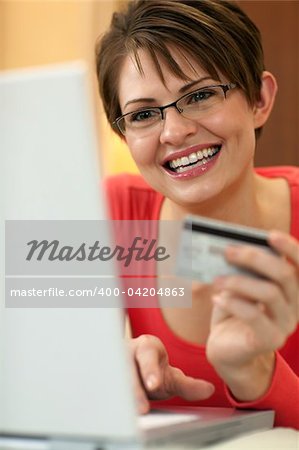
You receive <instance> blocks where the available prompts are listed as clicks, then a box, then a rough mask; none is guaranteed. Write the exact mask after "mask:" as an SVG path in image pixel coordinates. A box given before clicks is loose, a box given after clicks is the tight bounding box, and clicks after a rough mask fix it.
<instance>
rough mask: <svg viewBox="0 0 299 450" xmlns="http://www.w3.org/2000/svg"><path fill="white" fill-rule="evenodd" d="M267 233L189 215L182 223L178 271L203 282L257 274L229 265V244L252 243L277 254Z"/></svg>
mask: <svg viewBox="0 0 299 450" xmlns="http://www.w3.org/2000/svg"><path fill="white" fill-rule="evenodd" d="M267 238H268V233H267V232H266V231H263V230H259V229H257V228H251V227H247V226H243V225H235V224H232V223H228V222H223V221H220V220H212V219H207V218H205V217H200V216H188V217H187V218H186V220H185V221H184V223H183V229H182V232H181V238H180V239H181V241H180V244H179V250H178V258H177V267H176V274H177V275H178V276H182V277H188V278H192V279H193V280H198V281H201V282H203V283H211V282H213V280H214V278H216V277H217V276H222V275H230V274H236V273H243V274H244V273H246V274H251V275H252V276H258V275H257V274H256V273H253V272H250V271H248V270H245V269H242V268H239V267H237V266H234V265H232V264H229V263H228V262H227V261H226V259H225V257H224V250H225V248H226V247H227V246H228V245H241V244H245V245H253V246H256V247H259V248H262V249H264V250H265V251H267V252H271V253H272V254H277V253H276V252H275V251H274V250H273V249H272V248H271V247H270V245H269V244H268V240H267Z"/></svg>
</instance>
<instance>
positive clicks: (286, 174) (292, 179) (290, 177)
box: [256, 166, 299, 239]
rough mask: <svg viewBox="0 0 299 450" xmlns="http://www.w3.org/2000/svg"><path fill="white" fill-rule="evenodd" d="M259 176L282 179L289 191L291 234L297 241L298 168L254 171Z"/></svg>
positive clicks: (298, 229) (298, 220) (266, 168)
mask: <svg viewBox="0 0 299 450" xmlns="http://www.w3.org/2000/svg"><path fill="white" fill-rule="evenodd" d="M256 172H257V173H258V174H259V175H262V176H265V177H268V178H284V179H285V180H286V181H287V183H288V185H289V191H290V207H291V229H290V232H291V234H292V235H293V236H294V237H295V238H296V239H299V167H294V166H273V167H262V168H259V169H256Z"/></svg>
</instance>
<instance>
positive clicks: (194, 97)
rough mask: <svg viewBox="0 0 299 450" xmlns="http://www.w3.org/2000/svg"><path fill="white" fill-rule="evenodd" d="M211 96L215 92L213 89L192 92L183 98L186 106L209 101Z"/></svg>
mask: <svg viewBox="0 0 299 450" xmlns="http://www.w3.org/2000/svg"><path fill="white" fill-rule="evenodd" d="M213 95H215V91H214V90H213V89H211V88H210V89H200V90H199V91H196V92H192V93H191V94H189V95H188V96H187V97H186V98H185V102H186V104H187V105H190V104H192V103H200V102H204V101H205V100H209V99H210V98H211V97H212V96H213Z"/></svg>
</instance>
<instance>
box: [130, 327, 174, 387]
mask: <svg viewBox="0 0 299 450" xmlns="http://www.w3.org/2000/svg"><path fill="white" fill-rule="evenodd" d="M135 360H136V363H137V365H138V367H139V373H140V378H141V380H142V382H143V385H144V388H145V390H146V391H147V392H148V393H149V394H150V392H152V391H155V390H157V389H161V387H162V385H163V373H162V371H163V369H164V367H165V366H166V365H167V364H168V355H167V352H166V350H165V348H164V346H163V344H162V342H161V341H160V340H159V339H158V338H155V337H154V336H147V335H143V336H140V338H138V343H137V347H136V349H135Z"/></svg>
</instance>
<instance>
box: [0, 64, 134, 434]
mask: <svg viewBox="0 0 299 450" xmlns="http://www.w3.org/2000/svg"><path fill="white" fill-rule="evenodd" d="M88 99H89V89H88V83H87V72H86V68H85V66H84V64H83V63H82V64H81V63H74V64H73V63H72V64H66V65H62V66H60V65H57V66H53V67H44V68H33V69H24V70H20V71H12V72H3V73H1V74H0V167H1V176H0V183H1V184H0V219H1V223H0V226H1V230H0V231H1V248H2V249H3V248H4V220H6V219H14V220H20V219H26V220H29V219H34V220H37V219H38V220H41V219H42V220H52V219H59V220H70V219H72V220H73V219H81V220H85V219H100V218H104V217H105V208H104V205H103V199H102V198H101V193H100V188H99V177H98V170H97V169H98V160H97V159H96V153H97V142H96V138H95V136H96V133H95V129H94V123H93V115H92V107H91V104H90V102H89V101H88ZM0 273H1V286H0V287H1V298H0V301H1V310H0V317H1V323H0V325H1V326H0V350H1V372H0V377H1V379H0V434H1V433H2V434H3V433H7V434H14V433H15V434H23V435H30V434H32V435H35V436H36V435H41V436H43V435H45V436H49V435H50V436H51V435H52V436H53V435H54V436H67V435H72V436H74V435H77V436H79V437H80V436H81V437H84V436H88V437H92V436H94V437H95V438H96V439H97V438H101V439H102V438H104V439H106V438H108V439H109V438H111V437H113V438H114V439H124V440H126V439H130V438H132V436H135V433H136V423H135V409H134V406H135V405H134V404H133V400H132V399H133V396H132V395H131V394H132V393H131V390H130V387H131V386H130V381H129V376H128V370H127V367H126V361H125V349H124V348H123V345H122V344H123V342H122V341H123V340H122V339H121V336H120V335H121V333H122V331H121V330H122V326H121V311H120V310H119V309H83V308H81V309H73V308H68V309H40V308H37V309H30V308H29V309H28V308H27V309H26V308H25V309H9V308H5V305H4V252H3V251H2V252H1V267H0ZM82 333H84V339H82ZM107 342H109V345H107ZM120 373H121V374H123V376H122V378H121V382H120V378H119V374H120Z"/></svg>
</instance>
